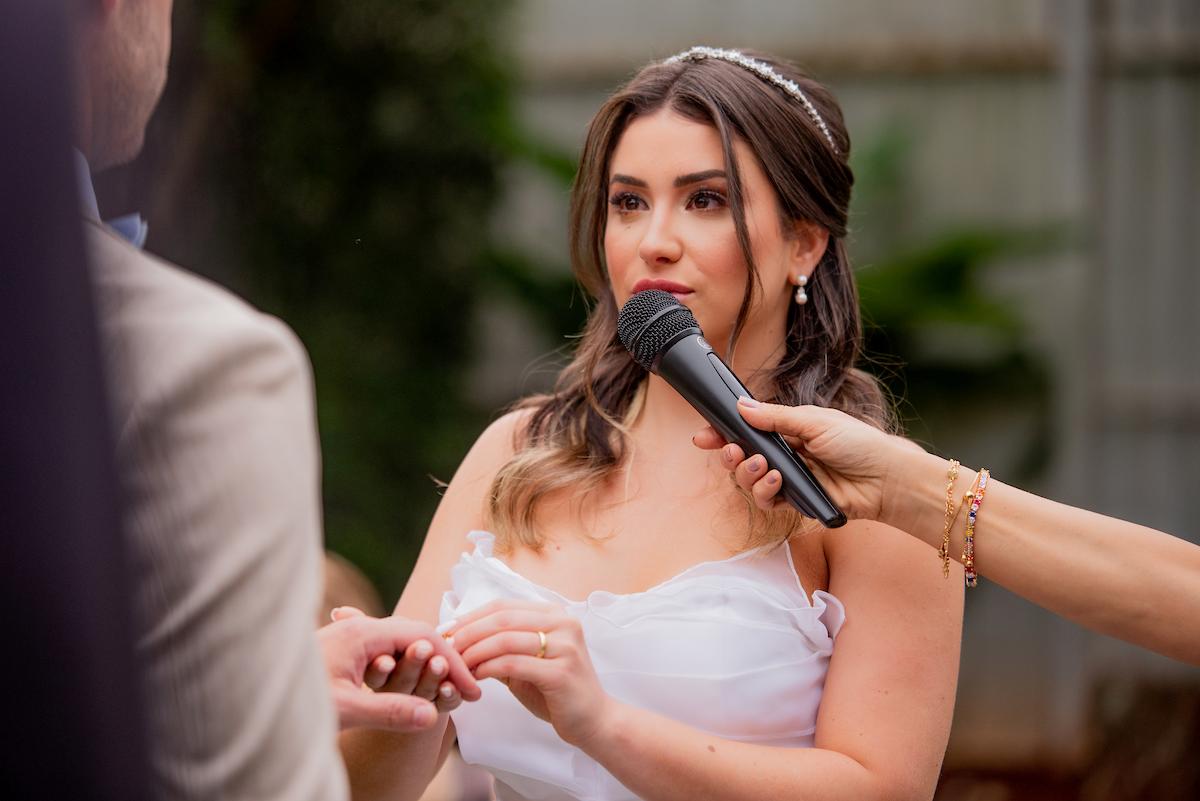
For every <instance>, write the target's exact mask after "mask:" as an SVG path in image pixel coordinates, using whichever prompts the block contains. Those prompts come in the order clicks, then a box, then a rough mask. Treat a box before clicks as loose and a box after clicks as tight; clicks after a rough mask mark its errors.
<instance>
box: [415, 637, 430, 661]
mask: <svg viewBox="0 0 1200 801" xmlns="http://www.w3.org/2000/svg"><path fill="white" fill-rule="evenodd" d="M432 654H433V646H432V645H430V644H429V643H427V642H425V641H424V640H421V641H420V642H419V643H417V647H416V648H414V649H413V656H415V657H416V658H417V659H428V658H429V657H430V656H432Z"/></svg>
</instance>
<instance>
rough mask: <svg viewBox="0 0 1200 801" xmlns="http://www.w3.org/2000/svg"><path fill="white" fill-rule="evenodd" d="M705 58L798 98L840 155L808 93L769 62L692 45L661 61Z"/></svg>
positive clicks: (713, 48)
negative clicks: (734, 67) (724, 62)
mask: <svg viewBox="0 0 1200 801" xmlns="http://www.w3.org/2000/svg"><path fill="white" fill-rule="evenodd" d="M706 58H716V59H720V60H721V61H728V62H729V63H730V64H736V65H737V66H739V67H742V68H743V69H747V70H749V71H750V72H753V73H754V74H755V75H757V76H758V77H760V78H762V79H763V80H764V81H766V82H767V83H772V84H775V85H776V86H778V87H779V88H780V89H782V90H783V91H785V92H787V93H788V94H789V95H791V96H792V97H794V98H796V99H797V100H799V101H800V104H801V105H802V106H804V110H805V111H807V112H808V116H809V117H811V118H812V121H813V124H814V125H816V126H817V127H818V128H820V129H821V133H823V134H825V139H826V140H827V141H828V142H829V146H830V147H831V148H833V152H834V153H836V154H838V155H841V151H839V150H838V147H837V145H835V144H834V143H833V135H832V134H831V133H829V126H827V125H826V124H825V120H823V119H821V115H820V114H819V113H817V107H816V106H814V105H813V104H812V101H811V100H809V99H808V95H806V94H804V91H803V90H801V89H800V85H799V84H797V83H796V82H795V81H792V80H788V79H787V78H785V77H783V76H782V75H780V74H779V73H778V72H776V71H775V70H774V69H773V68H772V67H771V65H770V64H767V63H765V62H762V61H758V60H757V59H753V58H750V57H749V56H747V55H746V54H745V53H742V52H740V51H738V50H725V49H723V48H719V47H693V48H691V49H690V50H684V51H683V52H682V53H678V54H676V55H673V56H671V57H670V58H668V59H667V60H666V61H664V62H663V63H664V64H674V63H675V62H677V61H702V60H704V59H706Z"/></svg>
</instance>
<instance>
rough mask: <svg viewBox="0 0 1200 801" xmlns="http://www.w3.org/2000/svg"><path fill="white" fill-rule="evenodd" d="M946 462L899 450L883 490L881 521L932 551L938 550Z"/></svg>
mask: <svg viewBox="0 0 1200 801" xmlns="http://www.w3.org/2000/svg"><path fill="white" fill-rule="evenodd" d="M949 468H950V461H949V460H948V459H943V458H941V457H940V456H934V455H933V454H931V453H926V452H925V451H922V450H919V449H916V448H903V449H902V453H901V454H899V456H898V458H897V459H896V467H895V469H894V470H892V471H891V473H890V474H889V482H888V485H887V486H886V487H885V488H884V497H883V504H882V514H881V516H880V517H881V521H880V522H883V523H886V524H887V525H889V526H891V527H893V528H898V529H900V530H901V531H905V532H907V533H909V534H911V535H912V536H914V537H916V538H917V539H919V540H921V541H922V542H925V543H927V544H928V545H930V546H931V547H933V548H938V547H940V546H941V538H942V529H943V528H944V526H945V516H946V476H947V471H948V470H949Z"/></svg>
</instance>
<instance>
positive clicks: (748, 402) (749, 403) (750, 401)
mask: <svg viewBox="0 0 1200 801" xmlns="http://www.w3.org/2000/svg"><path fill="white" fill-rule="evenodd" d="M738 403H740V404H741V405H742V406H745V407H746V408H748V409H757V408H758V401H756V400H755V399H754V398H748V397H746V396H745V395H742V396H741V397H740V398H738Z"/></svg>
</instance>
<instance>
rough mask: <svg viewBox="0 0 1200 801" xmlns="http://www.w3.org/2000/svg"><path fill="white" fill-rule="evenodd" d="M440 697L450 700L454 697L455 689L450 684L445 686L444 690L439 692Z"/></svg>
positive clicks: (443, 686)
mask: <svg viewBox="0 0 1200 801" xmlns="http://www.w3.org/2000/svg"><path fill="white" fill-rule="evenodd" d="M438 695H440V696H442V697H443V698H449V697H451V696H452V695H454V687H453V686H452V685H449V684H443V685H442V689H440V690H438Z"/></svg>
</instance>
